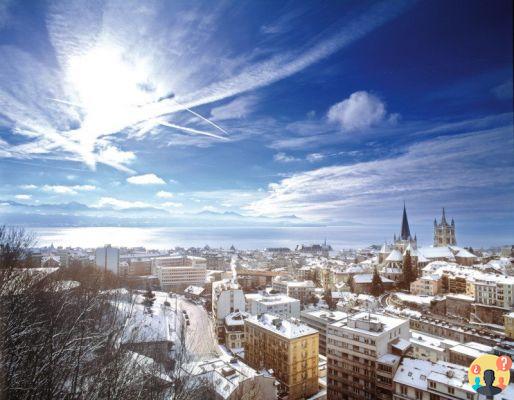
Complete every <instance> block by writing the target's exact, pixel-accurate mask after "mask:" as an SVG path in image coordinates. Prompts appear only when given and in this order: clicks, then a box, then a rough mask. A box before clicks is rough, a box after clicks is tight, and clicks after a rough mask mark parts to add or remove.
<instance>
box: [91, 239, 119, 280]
mask: <svg viewBox="0 0 514 400" xmlns="http://www.w3.org/2000/svg"><path fill="white" fill-rule="evenodd" d="M95 264H96V266H97V267H98V268H101V269H103V270H104V271H110V272H112V273H113V274H116V275H117V274H118V267H119V265H120V250H119V249H118V248H116V247H111V245H110V244H106V245H105V246H104V247H99V248H97V249H96V250H95Z"/></svg>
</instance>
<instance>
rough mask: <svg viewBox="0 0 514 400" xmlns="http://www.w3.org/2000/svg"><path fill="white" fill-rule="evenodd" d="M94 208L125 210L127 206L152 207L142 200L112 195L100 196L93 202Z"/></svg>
mask: <svg viewBox="0 0 514 400" xmlns="http://www.w3.org/2000/svg"><path fill="white" fill-rule="evenodd" d="M93 207H94V208H114V209H117V210H125V209H128V208H147V207H152V205H151V204H148V203H145V202H143V201H129V200H120V199H116V198H114V197H102V198H100V200H98V201H97V202H96V203H95V204H93Z"/></svg>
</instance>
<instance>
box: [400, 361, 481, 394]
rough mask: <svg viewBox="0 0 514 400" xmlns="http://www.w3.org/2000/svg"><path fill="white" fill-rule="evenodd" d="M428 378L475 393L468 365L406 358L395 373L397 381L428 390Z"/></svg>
mask: <svg viewBox="0 0 514 400" xmlns="http://www.w3.org/2000/svg"><path fill="white" fill-rule="evenodd" d="M450 371H451V372H450ZM428 380H432V381H435V382H440V383H443V384H445V385H448V386H450V387H453V388H460V389H463V390H465V391H467V392H470V393H475V391H474V390H473V389H472V387H471V386H470V385H469V383H468V371H467V367H463V366H461V365H456V364H451V363H447V362H444V361H438V362H437V363H433V362H431V361H426V360H418V359H412V358H404V359H403V361H402V363H401V364H400V366H399V367H398V369H397V370H396V374H395V375H394V381H395V382H396V383H401V384H403V385H406V386H410V387H413V388H416V389H419V390H422V391H427V388H428Z"/></svg>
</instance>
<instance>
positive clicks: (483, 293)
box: [475, 274, 514, 309]
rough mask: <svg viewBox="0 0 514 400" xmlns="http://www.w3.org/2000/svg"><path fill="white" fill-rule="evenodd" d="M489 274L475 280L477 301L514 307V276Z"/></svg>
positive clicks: (503, 306) (502, 306)
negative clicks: (486, 276) (487, 276)
mask: <svg viewBox="0 0 514 400" xmlns="http://www.w3.org/2000/svg"><path fill="white" fill-rule="evenodd" d="M489 276H490V278H482V279H477V280H475V301H476V302H477V303H480V304H483V305H489V306H496V307H501V308H506V309H510V308H512V307H514V277H503V276H502V277H497V276H496V275H492V274H491V275H489Z"/></svg>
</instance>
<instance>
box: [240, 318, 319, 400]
mask: <svg viewBox="0 0 514 400" xmlns="http://www.w3.org/2000/svg"><path fill="white" fill-rule="evenodd" d="M245 337H246V342H245V362H246V363H248V365H250V366H251V367H252V368H255V369H256V370H261V369H263V368H264V369H267V370H270V369H272V370H273V373H274V375H275V378H276V379H277V380H278V381H279V383H280V386H279V393H281V394H282V395H286V394H287V396H288V397H287V398H288V399H289V400H296V399H306V398H309V397H310V396H312V395H314V394H316V393H317V392H318V388H319V386H318V385H319V384H318V376H319V370H318V345H319V343H318V340H319V335H318V332H317V331H316V330H314V329H312V328H310V327H308V326H306V325H304V324H302V323H300V322H299V321H298V320H295V319H290V320H287V319H281V318H278V317H275V316H273V315H269V314H262V315H259V316H252V317H250V318H248V319H246V320H245Z"/></svg>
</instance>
